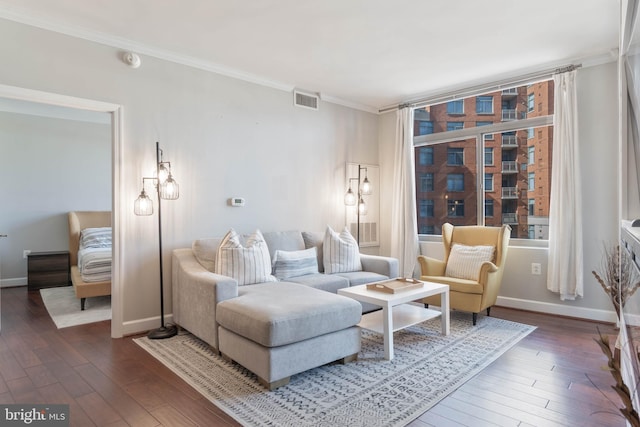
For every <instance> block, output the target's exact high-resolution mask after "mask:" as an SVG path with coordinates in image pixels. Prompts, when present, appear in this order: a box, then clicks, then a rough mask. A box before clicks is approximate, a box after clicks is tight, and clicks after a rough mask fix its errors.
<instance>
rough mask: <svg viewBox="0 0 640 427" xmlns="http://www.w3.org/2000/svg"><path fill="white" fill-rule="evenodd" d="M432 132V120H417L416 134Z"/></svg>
mask: <svg viewBox="0 0 640 427" xmlns="http://www.w3.org/2000/svg"><path fill="white" fill-rule="evenodd" d="M432 133H433V122H432V121H428V120H418V135H430V134H432Z"/></svg>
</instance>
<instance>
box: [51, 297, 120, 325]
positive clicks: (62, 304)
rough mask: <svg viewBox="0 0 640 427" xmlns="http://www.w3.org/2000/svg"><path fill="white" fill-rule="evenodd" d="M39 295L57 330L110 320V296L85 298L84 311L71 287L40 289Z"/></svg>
mask: <svg viewBox="0 0 640 427" xmlns="http://www.w3.org/2000/svg"><path fill="white" fill-rule="evenodd" d="M40 295H41V296H42V301H43V302H44V306H45V307H46V308H47V311H48V312H49V316H51V319H52V320H53V323H55V324H56V326H57V327H58V329H62V328H68V327H70V326H76V325H84V324H85V323H93V322H101V321H103V320H109V319H111V296H110V295H107V296H101V297H91V298H87V301H86V303H85V309H84V310H80V300H79V299H78V298H76V294H75V291H74V290H73V286H63V287H59V288H46V289H40Z"/></svg>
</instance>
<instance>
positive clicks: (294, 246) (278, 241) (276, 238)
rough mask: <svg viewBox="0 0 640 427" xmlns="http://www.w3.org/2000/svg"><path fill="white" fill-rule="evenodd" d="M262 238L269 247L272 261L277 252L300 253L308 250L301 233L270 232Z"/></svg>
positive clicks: (292, 231) (293, 231)
mask: <svg viewBox="0 0 640 427" xmlns="http://www.w3.org/2000/svg"><path fill="white" fill-rule="evenodd" d="M262 236H263V237H264V241H265V242H267V246H268V247H269V255H270V256H271V259H273V257H274V256H275V254H276V251H277V250H281V251H299V250H302V249H306V248H305V247H304V240H302V233H300V232H299V231H295V230H291V231H269V232H266V233H263V234H262Z"/></svg>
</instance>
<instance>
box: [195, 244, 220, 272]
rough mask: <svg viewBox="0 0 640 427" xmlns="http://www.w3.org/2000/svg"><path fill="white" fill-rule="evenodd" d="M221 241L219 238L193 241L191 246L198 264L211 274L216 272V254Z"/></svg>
mask: <svg viewBox="0 0 640 427" xmlns="http://www.w3.org/2000/svg"><path fill="white" fill-rule="evenodd" d="M221 241H222V239H220V238H219V237H214V238H211V239H198V240H194V241H193V243H192V244H191V250H192V251H193V255H194V256H195V257H196V259H197V260H198V262H199V263H200V264H201V265H202V266H203V267H204V268H206V269H207V270H209V271H210V272H212V273H215V271H216V253H217V252H218V246H220V242H221Z"/></svg>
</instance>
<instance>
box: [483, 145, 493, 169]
mask: <svg viewBox="0 0 640 427" xmlns="http://www.w3.org/2000/svg"><path fill="white" fill-rule="evenodd" d="M484 164H485V166H493V148H490V147H485V149H484Z"/></svg>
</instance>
